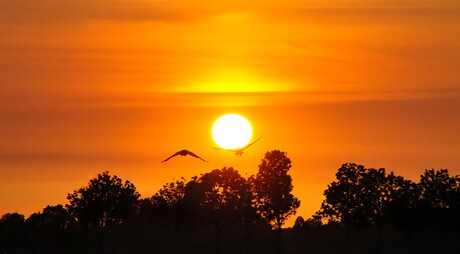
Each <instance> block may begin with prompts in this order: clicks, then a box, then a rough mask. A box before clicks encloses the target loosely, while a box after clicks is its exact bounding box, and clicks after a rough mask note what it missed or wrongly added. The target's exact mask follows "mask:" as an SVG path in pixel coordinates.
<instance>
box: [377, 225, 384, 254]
mask: <svg viewBox="0 0 460 254" xmlns="http://www.w3.org/2000/svg"><path fill="white" fill-rule="evenodd" d="M377 230H378V232H377V233H378V235H377V254H381V253H383V249H382V234H383V224H380V223H379V224H378V225H377Z"/></svg>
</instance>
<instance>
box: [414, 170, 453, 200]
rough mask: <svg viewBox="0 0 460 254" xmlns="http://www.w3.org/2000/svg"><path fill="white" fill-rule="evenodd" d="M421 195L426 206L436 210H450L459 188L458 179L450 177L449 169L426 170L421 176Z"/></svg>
mask: <svg viewBox="0 0 460 254" xmlns="http://www.w3.org/2000/svg"><path fill="white" fill-rule="evenodd" d="M419 185H420V192H421V193H420V195H421V202H422V203H423V204H424V205H427V206H430V207H432V208H435V209H444V208H449V207H451V206H452V205H453V202H454V200H455V199H454V195H455V192H456V190H457V188H458V181H457V179H456V177H450V176H449V172H448V170H447V169H441V170H436V171H435V170H434V169H431V170H425V173H424V174H423V175H421V176H420V183H419Z"/></svg>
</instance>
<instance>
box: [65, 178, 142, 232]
mask: <svg viewBox="0 0 460 254" xmlns="http://www.w3.org/2000/svg"><path fill="white" fill-rule="evenodd" d="M139 196H140V195H139V193H138V192H137V190H136V187H135V186H134V184H132V183H131V182H129V181H125V182H124V183H123V181H122V180H121V179H120V178H118V177H117V176H116V175H114V176H110V175H109V172H108V171H106V172H103V173H102V174H98V175H97V177H96V178H93V179H91V180H90V181H89V185H88V186H87V187H84V188H80V189H78V190H75V191H74V192H73V193H72V194H68V196H67V199H68V200H69V204H68V205H66V207H67V209H68V210H69V212H70V214H71V215H73V216H74V217H75V218H76V219H77V221H78V223H80V224H81V225H83V226H86V227H96V228H101V229H103V228H107V227H108V226H110V225H116V224H120V223H122V222H124V221H126V220H127V219H128V218H129V217H130V216H131V215H133V214H135V212H136V210H137V205H138V200H139Z"/></svg>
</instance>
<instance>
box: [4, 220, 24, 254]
mask: <svg viewBox="0 0 460 254" xmlns="http://www.w3.org/2000/svg"><path fill="white" fill-rule="evenodd" d="M24 221H25V220H24V215H22V214H19V213H7V214H4V215H3V216H2V217H1V218H0V251H2V252H5V253H10V251H11V252H12V251H14V250H17V249H18V248H19V247H20V246H22V245H23V243H24V238H25V230H24Z"/></svg>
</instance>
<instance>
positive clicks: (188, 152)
mask: <svg viewBox="0 0 460 254" xmlns="http://www.w3.org/2000/svg"><path fill="white" fill-rule="evenodd" d="M187 154H188V155H190V156H193V157H195V158H197V159H200V160H202V161H204V162H207V161H206V160H204V159H203V158H201V157H200V156H198V155H196V154H194V153H192V152H190V151H188V150H187Z"/></svg>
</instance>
